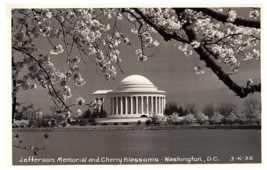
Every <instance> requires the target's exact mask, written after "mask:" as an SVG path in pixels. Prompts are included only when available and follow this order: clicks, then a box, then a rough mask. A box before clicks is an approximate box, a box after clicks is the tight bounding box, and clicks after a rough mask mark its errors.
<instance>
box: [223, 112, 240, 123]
mask: <svg viewBox="0 0 267 170" xmlns="http://www.w3.org/2000/svg"><path fill="white" fill-rule="evenodd" d="M225 120H226V123H227V124H233V123H234V122H235V121H236V120H237V116H236V114H235V113H234V112H231V113H230V114H229V115H228V116H227V117H226V118H225Z"/></svg>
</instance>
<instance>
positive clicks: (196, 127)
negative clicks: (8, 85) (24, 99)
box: [12, 125, 261, 132]
mask: <svg viewBox="0 0 267 170" xmlns="http://www.w3.org/2000/svg"><path fill="white" fill-rule="evenodd" d="M210 129H214V130H216V129H261V125H217V126H213V125H202V126H201V125H193V126H189V125H187V126H129V125H128V126H127V125H124V126H69V127H65V128H52V129H51V131H52V132H59V131H107V130H210ZM48 130H49V128H12V132H46V131H48Z"/></svg>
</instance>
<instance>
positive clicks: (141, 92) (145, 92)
mask: <svg viewBox="0 0 267 170" xmlns="http://www.w3.org/2000/svg"><path fill="white" fill-rule="evenodd" d="M93 94H94V95H95V96H96V97H100V98H103V99H104V101H105V102H104V106H103V108H104V109H105V110H106V111H107V113H108V117H141V116H142V115H146V116H148V117H149V116H152V114H154V113H156V114H163V112H164V107H165V105H166V92H165V91H160V90H158V89H157V87H156V86H154V84H153V83H152V82H151V81H149V80H148V79H147V78H145V77H143V76H140V75H131V76H128V77H126V78H125V79H123V80H122V81H121V82H120V83H119V84H118V85H117V86H116V87H115V88H114V90H99V91H96V92H95V93H93Z"/></svg>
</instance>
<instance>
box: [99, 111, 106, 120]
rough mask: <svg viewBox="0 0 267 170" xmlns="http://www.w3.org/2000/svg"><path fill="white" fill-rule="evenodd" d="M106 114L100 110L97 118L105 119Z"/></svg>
mask: <svg viewBox="0 0 267 170" xmlns="http://www.w3.org/2000/svg"><path fill="white" fill-rule="evenodd" d="M107 115H108V114H107V112H106V111H105V110H101V111H100V112H99V118H105V117H107Z"/></svg>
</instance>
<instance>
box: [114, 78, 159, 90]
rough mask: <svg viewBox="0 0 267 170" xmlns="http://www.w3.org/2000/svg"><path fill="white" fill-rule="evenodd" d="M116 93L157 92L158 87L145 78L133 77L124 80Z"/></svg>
mask: <svg viewBox="0 0 267 170" xmlns="http://www.w3.org/2000/svg"><path fill="white" fill-rule="evenodd" d="M114 91H135V92H136V91H157V87H156V86H155V85H154V84H153V83H152V82H151V81H150V80H148V79H147V78H146V77H144V76H140V75H131V76H128V77H126V78H124V79H123V80H122V81H121V82H120V83H119V84H118V85H117V86H116V87H115V88H114Z"/></svg>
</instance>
